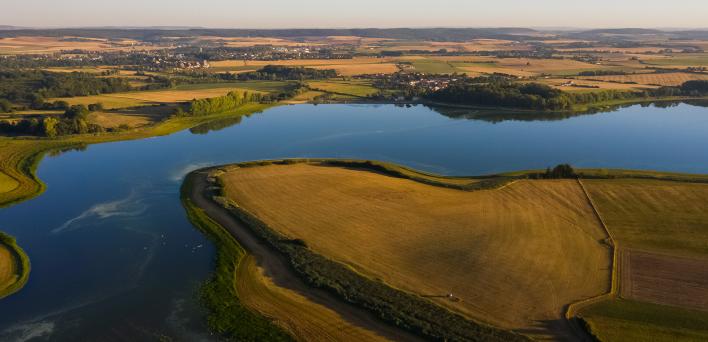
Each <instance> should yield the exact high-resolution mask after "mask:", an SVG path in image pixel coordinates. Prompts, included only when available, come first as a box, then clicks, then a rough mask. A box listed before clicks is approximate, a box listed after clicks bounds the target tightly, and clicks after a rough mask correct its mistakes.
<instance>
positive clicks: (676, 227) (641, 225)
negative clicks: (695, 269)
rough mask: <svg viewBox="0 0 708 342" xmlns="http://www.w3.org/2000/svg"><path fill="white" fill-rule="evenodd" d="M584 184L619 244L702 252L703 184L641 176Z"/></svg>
mask: <svg viewBox="0 0 708 342" xmlns="http://www.w3.org/2000/svg"><path fill="white" fill-rule="evenodd" d="M584 183H585V185H586V187H587V189H588V192H589V193H590V195H591V197H592V198H593V200H594V201H595V204H596V205H597V208H598V211H599V212H600V213H601V214H602V216H603V218H604V219H605V222H606V223H607V226H608V227H609V228H610V230H611V231H612V233H613V234H614V235H615V238H616V239H617V240H618V241H620V242H621V243H622V245H623V246H624V247H626V248H630V249H639V250H651V251H663V252H666V253H670V254H679V255H697V256H706V255H708V216H707V215H706V212H708V184H695V183H687V182H670V181H658V180H641V179H616V180H587V181H584Z"/></svg>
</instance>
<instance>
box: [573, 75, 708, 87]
mask: <svg viewBox="0 0 708 342" xmlns="http://www.w3.org/2000/svg"><path fill="white" fill-rule="evenodd" d="M580 78H581V79H585V80H600V81H607V82H623V83H624V82H635V83H638V84H646V85H659V86H677V85H681V84H683V83H684V82H687V81H691V80H708V74H690V73H683V72H675V73H662V74H636V75H610V76H584V77H580Z"/></svg>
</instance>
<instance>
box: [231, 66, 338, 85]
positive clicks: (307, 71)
mask: <svg viewBox="0 0 708 342" xmlns="http://www.w3.org/2000/svg"><path fill="white" fill-rule="evenodd" d="M332 77H337V72H336V71H335V70H333V69H325V70H319V69H312V68H305V67H288V66H280V65H266V66H265V67H263V68H262V69H260V70H258V71H252V72H244V73H241V74H238V75H236V78H237V79H238V80H239V81H254V80H260V81H292V80H299V81H302V80H315V79H323V78H332Z"/></svg>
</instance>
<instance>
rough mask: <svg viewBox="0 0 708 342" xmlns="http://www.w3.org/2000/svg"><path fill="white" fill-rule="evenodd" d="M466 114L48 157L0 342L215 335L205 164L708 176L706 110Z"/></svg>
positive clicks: (347, 119)
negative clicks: (24, 266)
mask: <svg viewBox="0 0 708 342" xmlns="http://www.w3.org/2000/svg"><path fill="white" fill-rule="evenodd" d="M441 112H442V111H441ZM458 114H459V113H455V116H454V117H450V116H446V115H442V114H441V113H439V112H436V111H434V110H431V109H429V108H426V107H422V106H418V107H413V108H403V107H396V106H393V105H320V106H311V105H297V106H286V107H278V108H274V109H271V110H268V111H267V112H265V113H261V114H255V115H253V116H251V117H247V118H243V119H242V120H240V122H238V121H239V120H231V121H230V122H229V121H226V122H217V123H213V124H211V125H208V126H205V127H200V128H198V129H193V130H191V131H184V132H180V133H177V134H173V135H170V136H166V137H157V138H151V139H145V140H140V141H128V142H117V143H109V144H102V145H93V146H89V147H88V148H87V149H86V150H84V151H72V152H66V153H63V154H60V155H57V156H52V157H47V158H45V159H44V161H43V162H42V163H41V165H40V167H39V170H38V173H39V176H40V177H41V179H43V180H44V181H45V182H46V183H47V191H46V192H45V193H44V194H43V195H41V196H40V197H38V198H36V199H34V200H31V201H28V202H25V203H22V204H19V205H16V206H13V207H11V208H7V209H2V210H0V228H1V229H3V230H5V231H8V232H9V233H10V234H12V235H15V236H16V237H17V239H18V241H19V242H20V244H21V245H22V246H23V247H24V249H25V250H26V251H27V252H28V254H29V256H30V258H31V261H32V274H31V277H30V281H29V283H28V284H27V286H26V287H25V288H24V289H23V290H22V291H21V292H20V293H18V294H16V295H13V296H11V297H9V298H6V299H4V300H2V301H0V340H3V341H5V340H9V341H13V340H17V341H26V340H86V339H92V340H95V339H102V340H124V339H127V340H140V339H157V338H160V337H173V340H210V339H211V338H212V337H211V336H210V335H209V334H208V332H206V329H205V327H204V324H203V321H204V313H203V312H202V311H201V310H200V309H199V306H198V305H197V304H198V303H197V300H196V289H197V288H198V286H199V284H200V282H202V281H203V280H204V279H206V278H207V276H208V274H209V272H210V270H211V268H212V258H213V254H214V251H213V246H212V245H211V244H210V243H208V242H207V241H206V240H205V239H204V238H203V237H202V236H201V235H200V234H199V233H198V232H196V231H195V230H194V229H193V227H192V226H191V225H190V224H189V222H188V221H187V220H186V217H185V214H184V212H183V209H182V208H181V206H180V201H179V193H178V191H179V186H180V184H181V180H182V177H183V176H184V174H186V173H187V172H189V171H191V170H193V169H196V168H199V167H203V166H208V165H214V164H223V163H231V162H238V161H245V160H253V159H268V158H284V157H342V158H345V157H346V158H361V159H378V160H386V161H392V162H396V163H401V164H405V165H408V166H411V167H414V168H418V169H423V170H426V171H432V172H438V173H444V174H451V175H478V174H487V173H496V172H501V171H509V170H517V169H530V168H545V167H547V166H553V165H556V164H558V163H571V164H573V165H575V166H577V167H613V168H630V169H652V170H665V171H680V172H691V173H708V148H707V146H708V108H703V107H697V106H691V105H686V104H681V105H678V106H673V107H670V108H656V107H642V106H633V107H628V108H624V109H620V110H617V111H614V112H608V113H599V114H592V115H582V116H576V117H572V118H565V119H558V120H549V118H541V117H539V119H543V120H537V121H533V120H532V121H519V120H504V118H503V117H499V116H489V115H487V114H488V113H486V114H485V113H478V112H468V113H466V114H467V115H466V118H460V117H459V116H457V115H458ZM448 115H452V114H448ZM525 115H526V116H527V117H528V116H530V114H525ZM480 118H485V119H484V120H482V119H480Z"/></svg>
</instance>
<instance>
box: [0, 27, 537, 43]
mask: <svg viewBox="0 0 708 342" xmlns="http://www.w3.org/2000/svg"><path fill="white" fill-rule="evenodd" d="M537 33H538V31H536V30H532V29H526V28H391V29H376V28H369V29H273V30H259V29H208V28H191V29H166V28H131V29H128V28H64V29H51V30H50V29H21V30H11V31H9V30H6V31H3V32H0V36H4V37H8V36H50V37H58V36H80V37H92V38H132V39H141V40H148V41H150V40H159V39H161V38H164V37H193V36H217V37H276V38H290V39H294V38H306V37H326V36H358V37H365V38H389V39H420V40H432V41H465V40H471V39H512V40H523V39H526V38H529V39H530V38H531V36H533V35H534V34H537Z"/></svg>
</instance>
